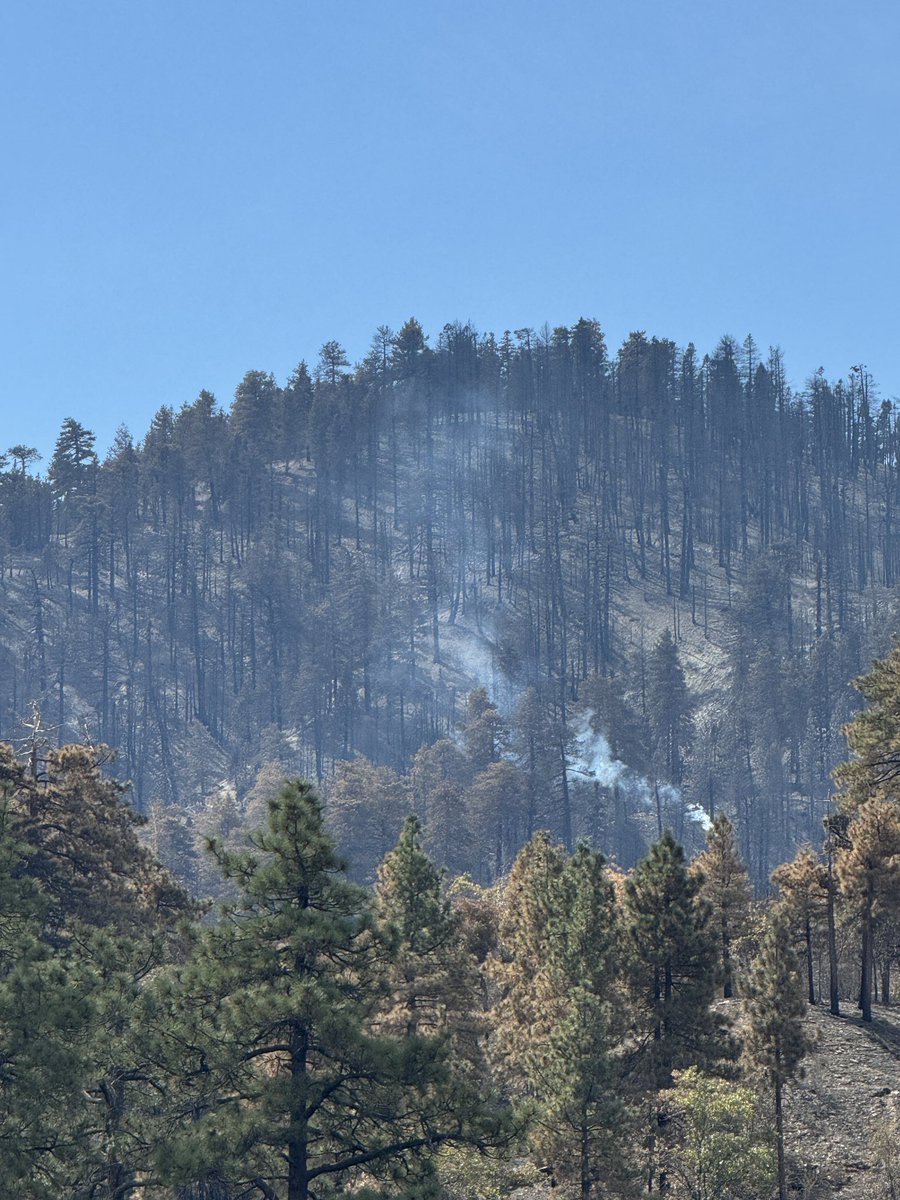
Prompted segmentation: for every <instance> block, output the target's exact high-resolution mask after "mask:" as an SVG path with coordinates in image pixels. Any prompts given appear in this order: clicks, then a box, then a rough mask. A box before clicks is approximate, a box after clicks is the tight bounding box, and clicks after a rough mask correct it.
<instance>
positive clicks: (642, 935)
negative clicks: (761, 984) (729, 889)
mask: <svg viewBox="0 0 900 1200" xmlns="http://www.w3.org/2000/svg"><path fill="white" fill-rule="evenodd" d="M701 888H702V877H701V876H700V875H699V874H698V873H691V872H689V871H688V868H687V863H686V861H685V854H684V850H683V848H682V847H681V846H680V845H678V843H677V842H676V841H675V839H674V838H673V836H672V834H671V832H670V831H669V830H666V831H665V833H664V834H663V836H662V837H661V838H660V839H659V841H658V842H655V843H654V844H653V845H652V846H651V847H650V851H649V853H648V854H647V856H646V857H645V858H643V859H642V860H641V861H640V862H639V863H638V864H637V866H636V867H635V869H634V871H633V872H632V874H631V876H630V878H629V879H627V880H626V883H625V908H626V914H627V918H628V948H629V955H630V964H629V973H630V986H631V995H632V1001H633V1006H634V1007H633V1012H632V1017H633V1020H634V1024H635V1026H636V1027H637V1028H640V1029H642V1030H646V1032H647V1034H649V1041H648V1050H649V1067H650V1080H651V1084H652V1086H653V1087H654V1089H665V1088H668V1087H671V1086H672V1071H673V1070H675V1069H677V1068H679V1067H688V1066H692V1065H696V1066H701V1067H702V1066H705V1065H707V1064H709V1063H711V1062H714V1061H716V1060H717V1059H718V1058H720V1057H722V1056H723V1055H724V1054H726V1053H728V1052H729V1050H730V1047H729V1045H728V1042H727V1039H725V1038H724V1036H723V1034H722V1025H721V1021H720V1020H719V1019H718V1018H717V1017H716V1016H714V1014H713V1013H712V1012H711V1010H710V1004H711V1002H712V1000H713V997H714V995H715V991H716V982H717V970H716V963H717V958H718V945H717V938H716V932H715V930H714V929H713V927H712V925H711V919H710V918H711V913H710V908H709V905H708V904H707V903H706V902H705V901H704V900H703V899H702V898H701V895H700V892H701Z"/></svg>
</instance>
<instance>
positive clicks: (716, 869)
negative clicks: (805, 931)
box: [691, 812, 753, 999]
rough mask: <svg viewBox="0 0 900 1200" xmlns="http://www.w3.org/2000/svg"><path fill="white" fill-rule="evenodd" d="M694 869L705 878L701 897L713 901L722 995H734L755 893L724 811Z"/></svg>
mask: <svg viewBox="0 0 900 1200" xmlns="http://www.w3.org/2000/svg"><path fill="white" fill-rule="evenodd" d="M691 870H692V873H696V874H698V875H699V876H700V877H701V878H702V883H701V886H700V897H701V899H703V900H704V901H705V902H706V903H707V904H708V905H709V909H710V914H711V915H710V924H711V927H712V928H713V929H715V931H716V935H717V938H718V943H719V963H720V967H721V974H722V995H723V997H725V998H726V999H728V997H730V996H733V995H734V984H735V978H734V974H735V973H734V943H735V940H736V939H738V938H739V937H740V936H741V934H742V932H743V930H744V928H745V926H746V923H747V914H748V911H749V908H750V903H751V900H752V894H753V893H752V889H751V887H750V879H749V876H748V874H747V868H746V866H745V865H744V861H743V859H742V858H741V856H740V852H739V851H738V848H737V842H736V840H735V836H734V829H733V827H732V824H731V822H730V821H729V820H728V817H727V816H726V815H725V814H724V813H722V812H720V813H717V814H716V816H715V817H714V818H713V822H712V825H711V826H710V828H709V830H708V832H707V834H706V849H705V850H704V851H703V852H702V853H701V854H699V855H698V856H697V858H696V859H695V860H694V863H693V864H692V868H691Z"/></svg>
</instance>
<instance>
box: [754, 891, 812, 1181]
mask: <svg viewBox="0 0 900 1200" xmlns="http://www.w3.org/2000/svg"><path fill="white" fill-rule="evenodd" d="M745 1004H746V1009H747V1025H748V1029H747V1034H746V1040H745V1053H746V1054H747V1056H748V1058H749V1061H750V1062H751V1063H752V1064H753V1065H754V1066H755V1067H756V1068H757V1069H758V1070H759V1071H760V1072H761V1073H762V1074H763V1076H764V1078H765V1079H766V1081H767V1083H768V1084H769V1086H770V1087H771V1089H772V1094H773V1097H774V1104H775V1139H776V1149H777V1155H778V1159H777V1162H778V1196H779V1200H787V1182H786V1172H785V1160H784V1113H783V1095H784V1085H785V1084H786V1083H787V1082H788V1081H789V1080H791V1079H793V1078H794V1076H795V1075H796V1073H797V1071H798V1069H799V1067H800V1063H801V1061H802V1059H803V1056H804V1055H805V1054H806V1052H807V1050H808V1043H807V1040H806V1037H805V1035H804V1032H803V1017H804V1015H805V1013H806V1002H805V1000H804V998H803V985H802V982H801V976H800V968H799V964H798V962H797V956H796V954H795V953H794V948H793V946H792V944H791V936H790V931H789V930H788V927H787V925H786V923H785V921H784V920H783V918H782V917H780V916H779V915H777V914H776V916H775V917H774V918H773V920H772V922H771V924H770V926H769V929H768V931H767V933H766V936H765V938H764V939H763V943H762V945H761V946H760V950H759V954H758V955H757V957H756V960H755V961H754V964H753V970H752V972H751V975H750V979H749V981H748V986H747V997H746V1001H745Z"/></svg>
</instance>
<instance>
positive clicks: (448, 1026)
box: [375, 816, 484, 1069]
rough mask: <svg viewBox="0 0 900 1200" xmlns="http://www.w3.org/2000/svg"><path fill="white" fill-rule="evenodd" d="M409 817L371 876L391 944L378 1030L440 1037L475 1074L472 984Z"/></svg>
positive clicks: (452, 917) (438, 878)
mask: <svg viewBox="0 0 900 1200" xmlns="http://www.w3.org/2000/svg"><path fill="white" fill-rule="evenodd" d="M421 836H422V830H421V826H420V824H419V820H418V818H417V817H412V816H411V817H407V819H406V823H405V824H404V826H403V829H402V831H401V833H400V840H399V841H398V843H397V845H396V847H395V848H394V849H393V850H392V851H391V852H390V853H389V854H388V855H387V856H386V858H385V859H384V861H383V862H382V864H381V866H380V867H379V869H378V878H377V880H376V883H375V914H376V919H377V922H378V925H379V926H380V927H381V929H382V931H383V933H384V935H385V936H386V937H387V938H389V939H393V942H394V953H393V955H392V956H391V958H390V961H389V963H388V967H387V984H388V995H387V997H386V999H385V1002H384V1011H383V1014H382V1015H380V1016H379V1018H378V1022H377V1023H378V1027H379V1028H380V1029H383V1030H390V1031H391V1032H394V1033H399V1034H403V1035H407V1036H408V1035H412V1034H440V1035H442V1036H444V1037H446V1038H448V1039H449V1040H450V1042H451V1043H452V1045H453V1049H454V1059H455V1062H456V1064H457V1065H458V1066H461V1065H462V1064H463V1063H466V1064H468V1066H469V1067H471V1068H473V1069H474V1068H475V1066H476V1064H478V1063H479V1062H480V1059H481V1049H480V1036H481V1034H482V1033H483V1032H484V1028H483V1025H484V1022H483V1020H480V1019H479V1009H480V1007H481V1000H480V992H481V988H480V981H479V977H478V969H477V964H476V961H475V958H474V955H472V954H471V952H470V951H469V949H468V947H467V946H466V945H465V944H464V942H463V938H462V931H461V927H460V924H461V923H460V918H459V915H458V914H457V913H456V912H455V911H454V910H453V907H452V905H451V903H450V900H449V899H448V898H447V897H446V896H444V894H443V876H442V872H441V871H439V870H438V869H437V867H435V865H434V863H433V862H432V861H431V859H430V858H429V857H428V855H427V854H426V853H425V851H424V850H423V849H422V844H421Z"/></svg>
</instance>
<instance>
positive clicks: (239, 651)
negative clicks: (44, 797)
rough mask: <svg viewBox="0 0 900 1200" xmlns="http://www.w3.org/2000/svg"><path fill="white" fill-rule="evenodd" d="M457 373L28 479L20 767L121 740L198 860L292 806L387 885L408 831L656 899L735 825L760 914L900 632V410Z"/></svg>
mask: <svg viewBox="0 0 900 1200" xmlns="http://www.w3.org/2000/svg"><path fill="white" fill-rule="evenodd" d="M430 340H431V344H429V339H428V338H427V337H426V335H425V333H424V332H423V330H422V329H421V327H420V326H419V324H418V323H417V322H416V321H415V320H410V321H408V322H407V323H406V324H405V325H404V326H403V328H402V329H401V330H400V331H399V332H398V333H393V332H392V331H390V330H388V329H386V328H381V329H379V330H378V332H377V335H376V337H375V339H374V340H373V343H372V347H371V350H370V352H369V354H368V355H367V356H366V357H365V359H364V360H363V361H362V362H360V363H359V364H357V365H356V366H352V367H351V365H350V364H349V363H348V360H347V357H346V354H345V353H344V351H343V350H342V348H341V346H340V345H339V344H338V342H329V343H327V344H326V345H325V346H323V348H322V351H321V354H320V357H319V361H318V362H317V363H314V364H311V365H309V366H308V365H307V364H305V363H301V364H300V365H299V366H298V367H297V369H296V370H295V371H294V372H293V374H292V375H291V376H290V378H289V379H287V380H286V381H284V382H283V383H279V382H277V381H276V380H275V379H274V378H273V377H272V375H271V374H268V373H266V372H265V371H263V370H253V371H249V372H248V373H247V375H246V376H245V377H244V379H243V380H242V381H241V382H240V383H239V385H238V387H237V389H236V392H235V395H234V398H233V401H232V402H231V403H230V404H228V405H226V406H224V407H219V406H218V405H217V403H216V400H215V398H214V397H213V396H212V395H210V394H209V393H207V392H203V393H201V394H200V396H199V397H198V398H197V399H196V400H194V401H193V402H191V403H186V404H185V405H184V406H183V407H181V408H180V409H178V410H174V409H172V408H169V407H163V408H161V409H160V411H159V412H158V413H157V415H156V417H155V418H154V420H153V422H152V425H151V427H150V429H149V430H148V431H147V432H146V434H145V435H144V436H143V437H142V438H140V439H139V440H135V439H134V438H132V436H131V435H130V434H129V433H128V432H127V431H126V430H125V429H124V427H123V428H122V429H121V430H120V432H119V434H118V435H117V437H116V440H115V442H114V444H113V446H112V447H111V448H110V450H109V452H108V454H107V455H106V456H105V458H103V459H102V461H101V460H100V458H99V456H98V453H97V447H96V446H95V439H94V436H93V434H92V433H91V432H90V431H89V430H87V429H85V428H83V427H82V426H81V425H80V424H79V422H78V420H77V417H73V418H70V419H69V420H67V421H66V422H65V424H64V426H63V428H62V430H61V432H60V434H59V438H58V441H57V443H56V449H55V453H54V454H53V456H52V460H51V461H50V462H49V463H46V464H44V463H39V462H37V461H36V455H35V452H34V451H33V450H32V449H31V448H30V447H28V446H15V447H11V448H10V449H9V451H8V453H7V456H6V459H5V460H4V464H3V471H2V474H0V568H2V569H0V577H2V619H0V639H2V646H0V687H2V690H3V695H4V703H3V707H2V710H0V734H2V736H3V737H5V738H7V739H8V740H10V741H13V742H16V743H21V742H23V741H27V739H28V738H29V737H31V736H32V734H30V733H29V730H28V729H27V728H26V726H25V725H24V724H23V723H24V722H30V724H31V725H32V726H34V724H35V723H36V722H40V723H41V724H42V727H43V730H44V731H45V732H46V736H49V737H50V739H51V740H52V741H58V742H59V744H63V743H65V742H68V741H73V740H84V739H85V738H90V739H93V740H95V741H98V742H106V743H109V744H111V745H112V746H113V747H114V748H116V749H117V750H118V753H119V761H118V765H117V768H116V769H117V770H118V772H119V774H120V776H121V777H123V778H128V779H130V780H131V781H132V783H133V792H132V795H133V800H134V803H135V804H136V806H137V807H138V809H140V810H141V811H142V812H150V811H152V812H153V813H154V814H155V817H156V820H157V825H158V828H159V829H160V830H161V832H160V834H159V846H158V848H159V849H160V852H164V851H165V850H166V847H168V848H169V850H168V853H169V854H170V857H173V856H175V853H176V852H175V850H174V849H172V845H173V839H174V840H176V841H177V837H176V834H177V833H178V831H179V830H180V831H181V834H182V835H183V834H184V828H185V821H188V820H189V821H190V822H191V823H192V824H197V823H200V824H202V823H203V821H205V822H206V825H205V826H204V828H208V827H209V825H210V822H212V823H213V824H215V822H216V821H218V822H219V825H218V828H219V829H220V831H221V827H222V824H223V823H224V825H225V826H227V825H228V823H229V822H232V823H236V822H238V821H239V820H240V819H241V817H242V813H243V811H244V809H246V807H247V805H248V804H252V800H253V786H254V783H255V782H256V781H257V779H258V778H260V776H261V777H262V778H263V780H265V779H266V778H267V777H269V776H271V775H273V774H279V773H280V774H284V773H292V774H297V775H301V776H307V777H310V778H313V779H318V780H319V781H322V784H323V788H324V790H325V793H326V796H327V797H328V802H329V810H330V813H331V819H332V822H333V826H334V827H335V828H336V830H337V831H338V832H339V834H340V836H341V839H342V842H343V844H344V845H345V846H347V847H348V848H349V849H350V851H351V855H352V856H353V857H354V858H355V860H356V861H357V863H358V871H359V873H360V874H362V875H368V876H369V877H371V875H372V873H373V871H374V868H375V865H376V864H377V862H378V861H379V859H380V858H381V857H382V856H383V854H384V853H385V852H386V851H387V850H388V849H389V848H390V847H391V846H392V845H393V844H394V842H395V840H396V837H397V834H398V831H399V828H400V826H401V824H402V821H403V818H404V816H405V814H406V813H407V812H408V811H410V810H414V811H415V812H416V813H417V814H418V815H419V817H420V818H421V819H422V820H423V823H424V828H425V837H426V842H427V844H428V846H429V847H430V849H431V851H432V853H434V854H435V855H436V857H437V858H438V859H439V860H440V861H442V862H445V863H447V864H448V865H449V866H450V867H451V868H452V869H453V870H454V871H468V872H470V873H471V874H472V875H473V876H474V877H475V878H477V879H479V880H480V881H481V882H482V883H489V882H490V881H491V880H492V879H493V878H495V877H496V876H497V875H499V874H501V873H503V872H505V871H507V870H508V869H509V867H510V864H511V862H512V861H513V858H514V857H515V854H516V852H517V850H518V849H519V847H520V846H521V845H522V844H523V843H524V842H525V841H527V840H528V839H529V838H530V837H531V836H532V834H533V833H534V832H535V831H536V830H537V829H539V828H547V829H549V830H550V832H551V834H552V835H553V836H554V837H558V838H559V839H560V840H561V841H562V842H563V844H564V845H566V846H568V847H570V848H571V847H573V846H574V845H575V843H576V841H577V840H578V839H579V838H581V837H588V838H589V839H590V840H592V841H593V842H594V844H596V845H598V846H600V847H601V848H602V849H603V850H604V851H605V852H606V853H608V854H612V855H614V856H615V857H616V859H617V860H618V861H619V862H620V863H621V864H623V865H624V866H630V865H632V864H633V863H634V862H635V861H636V860H637V859H638V858H640V857H641V856H642V855H643V853H644V851H645V848H646V846H647V844H649V842H650V841H652V840H654V839H655V838H656V837H657V836H658V835H659V833H660V832H661V831H662V829H663V828H664V827H665V826H666V825H671V826H672V827H673V828H674V829H675V831H676V834H677V835H678V836H679V837H681V838H682V839H684V840H685V841H686V842H687V843H688V844H689V845H690V844H694V845H696V844H699V843H700V842H701V841H702V834H703V826H704V824H705V823H706V821H707V816H706V814H710V815H714V814H715V813H716V812H718V811H720V810H724V811H726V812H728V814H729V815H730V816H731V817H732V818H733V820H734V823H735V827H736V830H737V836H738V840H739V844H740V847H741V850H742V852H743V854H744V857H745V858H746V860H747V862H748V864H749V867H750V871H751V875H752V877H753V879H754V881H755V882H756V883H757V884H758V885H764V884H765V883H766V881H767V879H768V874H769V871H770V869H771V868H772V867H773V866H774V865H775V864H776V863H778V862H779V861H781V860H782V859H784V858H786V857H789V856H790V854H791V853H792V852H793V849H794V848H795V847H796V845H797V844H799V843H800V842H802V841H803V840H805V839H808V838H811V839H813V840H814V841H816V842H818V841H820V839H821V820H822V817H823V815H824V813H825V812H826V809H827V806H828V797H829V793H830V790H831V783H830V771H831V768H832V767H833V766H834V764H835V763H836V762H837V761H838V760H839V759H840V758H841V757H842V756H843V754H844V743H843V739H842V738H841V737H840V733H839V731H840V727H841V725H842V723H843V722H844V721H846V720H847V718H848V716H849V715H850V714H851V713H852V711H853V709H854V707H855V700H854V693H853V692H852V691H851V690H850V688H849V686H848V682H849V680H850V679H851V678H852V677H853V676H854V675H857V674H858V673H859V672H860V671H861V670H863V669H865V668H866V666H867V665H868V663H869V661H870V660H871V658H872V657H873V656H874V655H875V654H876V653H880V652H882V651H883V650H884V649H885V647H886V645H887V643H888V641H889V635H890V633H891V632H892V621H893V612H894V609H893V594H894V587H895V583H896V580H897V575H898V571H900V542H898V533H900V513H898V507H900V462H898V447H900V442H898V427H897V422H896V414H895V411H894V409H893V407H892V406H891V405H890V404H889V403H887V402H879V401H878V400H877V398H876V393H875V389H874V385H873V383H872V381H871V380H870V379H869V377H868V376H867V374H866V372H865V370H863V369H859V368H854V369H853V370H851V371H850V373H849V376H848V378H847V379H846V380H842V381H839V382H834V383H830V382H829V381H827V380H826V379H825V378H824V377H823V376H822V375H821V374H817V375H813V376H812V378H811V379H810V380H809V382H808V384H807V385H806V386H805V387H804V388H803V389H802V391H792V390H791V389H790V388H789V386H788V384H787V382H786V376H785V367H784V364H783V363H782V360H781V357H780V355H779V354H778V352H770V353H769V354H768V355H764V354H762V353H761V352H760V351H759V349H758V348H757V347H756V346H755V344H754V343H753V341H752V339H750V338H748V339H747V340H746V341H745V342H744V343H743V344H740V345H739V344H737V343H735V342H734V341H732V340H730V339H727V338H726V339H723V340H722V341H721V342H720V343H719V345H718V346H717V347H716V348H715V349H714V350H713V351H712V352H711V353H710V354H708V355H707V356H702V355H700V354H699V353H698V352H697V351H695V349H694V347H693V346H688V347H687V348H686V349H684V350H681V349H679V348H678V347H676V346H675V345H674V344H673V343H672V342H671V341H668V340H666V339H664V338H662V339H661V338H656V337H653V338H649V337H647V336H646V335H645V334H643V333H635V334H632V335H631V336H630V337H629V338H628V340H627V341H626V342H625V344H624V345H623V346H622V347H621V349H620V350H619V351H618V353H617V354H616V355H614V356H613V355H611V354H610V353H609V352H608V350H607V347H606V345H605V343H604V338H603V335H602V332H601V330H600V327H599V326H598V325H597V324H596V323H595V322H593V321H590V320H580V321H578V322H577V324H575V325H574V326H572V327H571V328H564V327H560V328H557V329H554V330H552V331H550V330H544V331H542V332H540V333H536V332H534V331H532V330H527V329H526V330H518V331H516V333H515V334H510V333H507V334H504V335H503V337H502V338H499V339H498V338H495V337H494V336H492V335H479V334H478V333H476V331H475V330H474V329H472V328H471V327H470V326H468V325H465V326H464V325H459V324H454V325H447V326H445V328H444V329H443V330H442V331H441V332H440V334H439V335H438V336H436V337H434V338H433V339H430ZM127 410H128V396H127V381H125V380H123V381H122V412H123V416H127ZM34 704H36V705H37V706H38V708H39V712H36V711H35V710H34V708H33V705H34ZM42 736H44V735H42ZM225 809H228V813H226V815H224V816H223V815H222V814H223V812H224V810H225ZM229 814H230V815H229ZM176 827H177V828H176ZM173 830H174V832H173ZM184 840H185V839H184V837H183V836H182V841H184ZM181 865H182V868H183V871H182V873H183V874H185V875H186V876H187V875H189V874H190V872H191V871H192V870H199V869H200V868H199V867H197V866H196V864H195V863H194V864H193V865H192V864H188V865H187V866H185V864H184V863H182V864H181Z"/></svg>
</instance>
